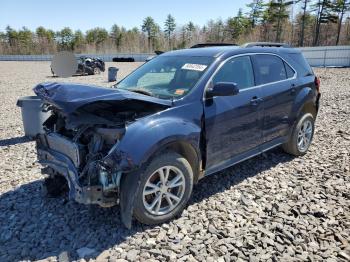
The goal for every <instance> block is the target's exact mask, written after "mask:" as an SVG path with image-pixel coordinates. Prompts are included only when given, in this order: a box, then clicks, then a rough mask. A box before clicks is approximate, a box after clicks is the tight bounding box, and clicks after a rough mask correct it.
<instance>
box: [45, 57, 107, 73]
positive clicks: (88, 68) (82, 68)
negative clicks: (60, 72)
mask: <svg viewBox="0 0 350 262" xmlns="http://www.w3.org/2000/svg"><path fill="white" fill-rule="evenodd" d="M77 62H78V69H77V72H76V74H77V75H97V74H100V73H101V72H104V71H105V62H104V61H103V60H102V59H100V58H94V57H90V56H81V57H79V58H78V59H77ZM51 73H52V74H53V75H55V72H54V71H53V69H52V68H51Z"/></svg>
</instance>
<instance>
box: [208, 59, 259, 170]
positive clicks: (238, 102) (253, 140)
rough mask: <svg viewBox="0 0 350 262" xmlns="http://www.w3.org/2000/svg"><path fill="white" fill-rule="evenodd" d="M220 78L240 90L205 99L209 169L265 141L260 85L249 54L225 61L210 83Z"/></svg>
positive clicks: (226, 162) (223, 164)
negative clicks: (254, 73)
mask: <svg viewBox="0 0 350 262" xmlns="http://www.w3.org/2000/svg"><path fill="white" fill-rule="evenodd" d="M218 82H232V83H236V84H237V86H238V88H239V93H238V94H237V95H234V96H221V97H214V98H211V99H206V100H205V102H204V113H205V133H206V142H207V164H206V169H207V170H208V169H215V167H219V166H225V165H226V164H227V165H229V164H230V161H231V160H232V159H233V158H234V157H237V156H239V155H241V154H243V153H244V152H247V151H249V150H252V149H255V148H256V149H257V148H258V146H259V144H260V143H261V141H262V129H261V128H262V123H261V117H262V114H261V112H260V109H261V108H262V103H261V89H260V88H259V87H255V81H254V75H253V68H252V63H251V59H250V56H248V55H247V56H238V57H233V58H231V59H229V60H228V61H226V62H225V64H224V65H223V66H222V67H221V68H220V69H219V70H218V72H217V73H216V74H215V75H214V77H213V79H212V83H211V84H212V85H215V83H218Z"/></svg>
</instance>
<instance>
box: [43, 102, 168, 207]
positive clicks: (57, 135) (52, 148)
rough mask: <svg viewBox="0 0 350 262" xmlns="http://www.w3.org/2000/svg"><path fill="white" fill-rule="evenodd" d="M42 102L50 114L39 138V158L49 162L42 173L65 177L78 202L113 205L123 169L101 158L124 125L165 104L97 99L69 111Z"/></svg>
mask: <svg viewBox="0 0 350 262" xmlns="http://www.w3.org/2000/svg"><path fill="white" fill-rule="evenodd" d="M45 106H46V109H45V110H49V111H51V113H52V115H51V116H50V117H49V118H48V119H47V120H46V122H45V123H44V130H45V134H40V135H39V136H38V139H37V149H38V158H39V162H41V163H42V164H43V165H44V166H47V167H46V168H44V169H43V173H45V174H48V175H49V177H51V178H54V177H55V176H62V175H63V176H64V177H65V178H66V180H67V182H68V186H69V189H70V197H71V198H74V199H75V200H77V201H78V202H80V203H85V204H93V203H95V204H99V205H101V206H112V205H115V204H117V201H118V188H119V183H120V179H121V175H122V172H121V170H119V169H118V166H115V165H113V166H111V165H110V164H107V163H106V162H104V161H103V160H104V157H106V155H107V154H108V153H109V152H110V151H112V150H113V148H114V147H115V146H116V145H117V144H118V143H119V141H120V140H121V139H122V137H123V135H124V134H125V132H126V129H127V127H128V125H130V124H132V123H133V122H135V121H137V120H138V119H140V118H142V117H145V116H147V115H150V114H154V113H156V112H159V111H160V110H164V108H165V107H164V106H162V105H157V104H152V103H149V102H144V101H135V100H124V101H96V102H93V103H89V104H87V105H85V106H82V107H80V108H79V109H78V110H76V111H75V112H73V113H70V114H67V113H65V112H63V111H62V110H60V109H58V108H57V107H56V106H54V105H51V104H50V103H46V104H45ZM60 157H61V160H60V161H59V162H57V159H60ZM62 162H65V163H66V164H67V166H64V167H62ZM72 166H73V167H72Z"/></svg>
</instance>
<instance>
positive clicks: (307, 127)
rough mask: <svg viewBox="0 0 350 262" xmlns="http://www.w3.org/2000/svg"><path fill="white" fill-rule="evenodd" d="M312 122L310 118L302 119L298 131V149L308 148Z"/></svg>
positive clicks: (302, 150) (304, 149)
mask: <svg viewBox="0 0 350 262" xmlns="http://www.w3.org/2000/svg"><path fill="white" fill-rule="evenodd" d="M312 128H313V127H312V123H311V121H310V120H306V121H304V123H303V124H302V125H301V127H300V129H299V132H298V140H297V143H298V149H299V150H300V151H301V152H304V151H306V150H307V149H308V147H309V145H310V143H311V138H312Z"/></svg>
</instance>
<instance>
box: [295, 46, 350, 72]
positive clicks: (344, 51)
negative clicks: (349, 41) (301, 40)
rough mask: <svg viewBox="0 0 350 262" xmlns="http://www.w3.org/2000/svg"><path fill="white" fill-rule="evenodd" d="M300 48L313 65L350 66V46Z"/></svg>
mask: <svg viewBox="0 0 350 262" xmlns="http://www.w3.org/2000/svg"><path fill="white" fill-rule="evenodd" d="M299 49H300V50H301V51H302V52H303V54H304V56H305V58H306V59H307V61H308V62H309V64H310V65H311V66H315V67H319V66H320V67H333V66H335V67H350V46H320V47H303V48H299Z"/></svg>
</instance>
